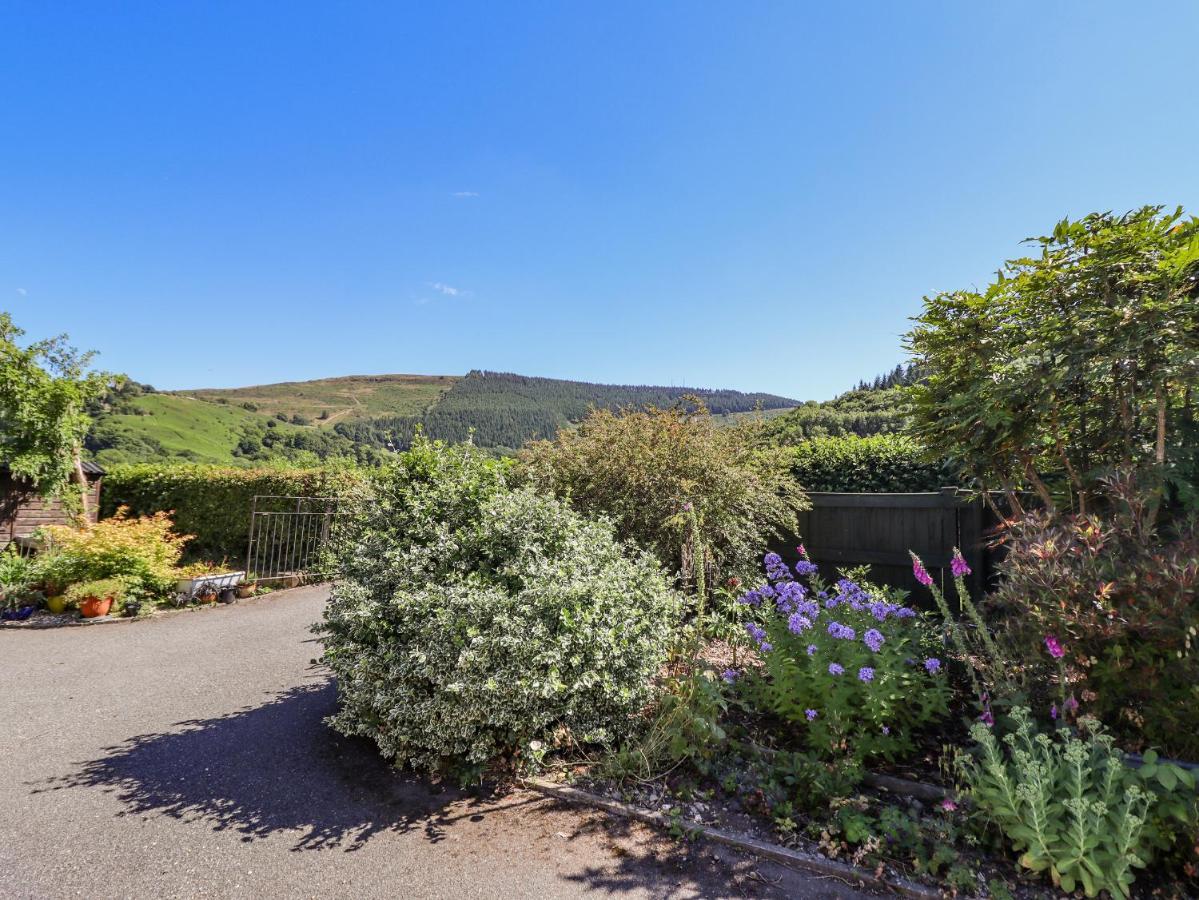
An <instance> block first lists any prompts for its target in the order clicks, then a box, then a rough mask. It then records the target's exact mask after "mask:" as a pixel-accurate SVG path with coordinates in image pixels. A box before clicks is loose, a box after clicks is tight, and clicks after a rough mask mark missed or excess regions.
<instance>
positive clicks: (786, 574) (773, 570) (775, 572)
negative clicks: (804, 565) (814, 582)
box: [762, 553, 791, 581]
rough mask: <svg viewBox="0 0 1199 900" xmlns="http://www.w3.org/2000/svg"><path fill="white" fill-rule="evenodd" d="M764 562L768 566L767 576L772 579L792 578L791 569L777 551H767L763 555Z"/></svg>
mask: <svg viewBox="0 0 1199 900" xmlns="http://www.w3.org/2000/svg"><path fill="white" fill-rule="evenodd" d="M762 563H763V565H765V566H766V577H767V578H769V579H770V580H771V581H790V580H791V570H790V569H788V568H787V564H786V563H785V562H783V558H782V557H781V556H779V555H778V554H777V553H767V554H766V555H765V556H764V557H762Z"/></svg>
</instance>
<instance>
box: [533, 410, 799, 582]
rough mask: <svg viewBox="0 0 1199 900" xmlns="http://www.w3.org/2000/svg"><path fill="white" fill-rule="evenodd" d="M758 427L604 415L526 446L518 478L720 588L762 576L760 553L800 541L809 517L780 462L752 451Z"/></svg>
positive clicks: (644, 413)
mask: <svg viewBox="0 0 1199 900" xmlns="http://www.w3.org/2000/svg"><path fill="white" fill-rule="evenodd" d="M754 428H755V426H753V425H740V426H733V427H721V426H719V425H717V424H715V423H714V422H713V421H712V418H711V416H710V415H709V414H708V412H707V410H705V409H703V408H702V407H700V408H699V409H698V410H697V411H696V412H687V411H685V410H682V409H679V408H677V407H676V408H672V409H657V408H653V407H651V408H649V409H647V410H632V409H624V410H620V411H618V412H611V411H609V410H605V409H598V410H595V411H593V412H592V413H591V414H590V415H589V416H588V417H587V418H586V419H585V420H584V421H583V422H582V423H581V424H580V425H579V427H578V428H577V429H571V430H563V431H561V432H559V433H558V436H557V438H556V439H555V440H553V441H538V442H535V443H533V444H530V445H529V446H528V447H526V448H525V450H524V451H522V453H521V457H520V460H521V467H520V470H521V472H522V473H523V474H524V475H525V476H526V477H528V478H529V479H530V480H531V481H532V483H533V484H534V485H536V486H538V487H540V488H543V489H546V490H549V491H552V492H553V493H555V494H557V495H558V496H560V497H564V498H569V500H570V502H571V503H572V504H573V505H574V507H575V508H576V509H578V510H579V511H580V512H582V513H583V514H585V515H589V516H599V515H604V516H608V517H609V518H611V519H612V520H613V522H615V523H616V526H617V529H618V530H619V532H620V534H621V535H623V536H625V537H627V538H631V539H632V540H634V541H636V542H637V543H638V544H639V545H640V546H642V547H645V548H647V549H649V550H652V551H653V552H654V553H655V554H656V555H657V557H658V559H659V560H660V561H661V563H662V565H664V566H666V567H667V568H669V569H671V570H675V571H680V572H681V573H682V574H683V576H684V578H685V579H686V580H687V581H688V582H690V583H691V584H692V585H693V586H694V585H695V584H697V583H698V581H699V580H700V578H702V580H703V581H704V582H705V583H706V584H708V585H714V584H716V583H717V581H718V580H720V579H722V578H727V577H729V576H737V575H748V574H749V573H750V572H753V571H756V569H757V562H756V557H757V552H758V547H760V546H762V545H763V544H765V543H767V542H768V541H769V540H770V539H771V538H773V537H781V536H782V535H784V534H793V533H795V530H796V528H797V523H796V517H795V515H796V512H797V511H799V510H802V509H806V508H807V501H806V499H805V498H804V497H803V495H802V493H800V491H799V490H798V488H797V487H796V485H795V482H794V481H793V479H792V478H791V477H790V475H789V474H788V472H787V466H786V460H785V459H784V458H783V456H782V455H781V453H780V452H778V451H763V452H755V451H753V450H752V449H751V444H752V441H751V440H750V439H749V436H750V435H752V434H753V433H754ZM697 560H702V567H703V568H704V570H705V571H703V572H702V575H700V573H699V572H698V570H697V568H696V563H697ZM697 576H698V577H697Z"/></svg>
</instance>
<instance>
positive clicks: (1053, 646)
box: [1045, 634, 1066, 659]
mask: <svg viewBox="0 0 1199 900" xmlns="http://www.w3.org/2000/svg"><path fill="white" fill-rule="evenodd" d="M1045 647H1046V648H1047V649H1048V650H1049V655H1050V656H1052V657H1053V658H1054V659H1061V658H1062V657H1063V656H1065V655H1066V651H1065V650H1063V649H1062V645H1061V644H1060V643H1059V642H1058V639H1057V638H1055V637H1054V636H1053V635H1052V634H1047V635H1045Z"/></svg>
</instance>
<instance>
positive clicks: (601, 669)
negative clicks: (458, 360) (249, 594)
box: [317, 438, 679, 778]
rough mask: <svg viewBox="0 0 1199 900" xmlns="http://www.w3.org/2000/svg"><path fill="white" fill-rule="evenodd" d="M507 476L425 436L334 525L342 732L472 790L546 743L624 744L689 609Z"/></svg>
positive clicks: (332, 615)
mask: <svg viewBox="0 0 1199 900" xmlns="http://www.w3.org/2000/svg"><path fill="white" fill-rule="evenodd" d="M506 469H507V465H506V464H504V463H500V462H496V461H491V460H488V459H486V458H485V457H484V456H483V455H482V454H481V453H480V452H479V451H477V450H475V449H474V448H473V447H470V446H469V445H460V446H456V447H447V446H445V445H443V444H440V443H433V442H429V441H427V440H425V439H420V438H418V440H417V442H416V443H415V444H414V446H413V448H412V450H411V451H409V452H407V453H404V454H402V455H400V457H399V458H398V459H397V460H396V462H395V463H394V465H392V466H389V467H388V468H386V469H385V470H384V471H383V472H382V473H381V474H380V477H379V478H378V480H377V482H376V483H375V484H374V486H373V492H372V495H371V497H370V499H369V502H365V501H364V502H362V503H357V504H354V505H353V507H352V511H351V512H350V513H349V514H348V515H347V516H346V518H345V520H344V521H343V522H342V523H341V524H340V525H339V527H338V528H337V529H336V536H335V540H334V548H333V556H334V558H335V560H336V566H337V570H338V578H337V581H336V582H335V585H334V588H333V594H332V597H331V599H330V601H329V603H328V605H327V606H326V610H325V616H324V621H323V623H322V624H320V625H319V626H317V630H318V632H319V633H320V634H321V635H322V637H323V639H324V643H325V652H324V655H323V657H322V659H323V661H324V663H325V664H326V665H328V666H329V667H330V669H331V670H332V671H333V672H334V674H335V675H336V676H337V681H338V693H339V698H340V703H341V708H340V710H339V712H338V713H337V715H336V716H334V717H333V719H332V720H331V722H332V724H333V725H334V727H335V728H337V729H338V730H340V731H342V732H343V733H345V734H349V735H362V736H365V737H369V738H371V739H372V740H374V741H376V742H377V743H378V745H379V748H380V750H381V751H382V752H383V754H384V755H385V756H387V757H389V758H395V759H396V761H397V763H400V764H411V765H413V766H416V767H418V768H421V769H426V770H430V771H437V772H448V773H453V774H455V775H458V776H459V777H462V778H467V777H470V776H473V775H474V774H477V773H478V772H479V771H481V770H482V769H483V768H484V767H486V766H487V765H489V764H491V763H499V762H503V761H508V762H511V761H514V760H516V759H517V758H519V757H521V756H522V755H523V757H524V758H526V759H528V758H530V757H531V756H533V755H534V754H535V753H537V752H540V750H539V748H540V745H541V744H546V743H554V742H555V741H557V742H570V741H574V742H579V743H590V742H599V743H613V742H617V741H620V740H623V739H624V738H626V736H627V734H628V732H629V730H630V728H631V726H632V724H633V716H634V715H635V714H636V713H637V712H638V711H639V710H640V709H642V708H643V707H644V706H645V704H646V703H647V701H649V700H650V699H651V697H652V695H653V682H654V678H655V676H656V674H657V673H658V670H659V668H660V666H661V664H662V662H663V660H664V658H665V654H666V652H667V648H668V647H669V645H670V639H671V635H672V633H673V629H674V628H675V627H676V626H677V619H678V613H679V603H678V599H677V596H676V595H675V594H674V593H673V592H672V591H671V590H670V589H669V587H668V586H667V582H666V579H665V578H664V576H663V575H662V574H661V572H660V571H659V570H658V568H657V566H656V565H655V564H654V562H653V561H652V559H651V558H649V557H648V556H645V555H641V556H636V557H631V556H626V555H625V550H626V548H625V547H624V546H622V545H621V544H619V543H618V542H617V541H616V539H615V537H614V536H613V532H612V528H611V526H610V525H609V524H607V523H598V524H597V523H592V522H588V521H586V520H584V519H582V518H581V517H580V516H578V515H577V514H576V513H574V512H572V511H571V510H570V509H568V508H567V507H565V506H564V505H562V504H561V503H560V502H559V501H557V500H554V499H552V498H547V497H542V496H538V495H537V494H535V493H533V492H532V491H530V490H528V489H518V490H514V489H512V488H511V487H509V485H508V483H507V478H506V476H505V470H506ZM535 742H536V743H535Z"/></svg>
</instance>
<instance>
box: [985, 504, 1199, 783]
mask: <svg viewBox="0 0 1199 900" xmlns="http://www.w3.org/2000/svg"><path fill="white" fill-rule="evenodd" d="M1107 499H1108V501H1109V505H1110V507H1111V511H1110V512H1109V513H1107V514H1105V515H1102V516H1100V515H1093V514H1088V515H1075V516H1068V517H1059V518H1051V517H1049V516H1047V515H1043V514H1038V515H1034V516H1031V517H1029V518H1027V519H1025V520H1024V521H1022V522H1020V523H1018V524H1016V525H1015V526H1014V527H1013V529H1012V531H1011V534H1010V536H1009V540H1008V553H1007V557H1006V558H1005V560H1004V561H1003V562H1002V563H1001V564H1000V566H999V572H1000V575H1001V581H1000V584H999V587H998V588H997V589H996V591H995V592H994V593H993V594H992V596H991V598H990V606H991V609H992V610H993V612H994V614H995V618H996V620H997V621H996V625H997V628H998V629H999V631H1000V634H1001V636H1002V637H1004V639H1005V643H1006V644H1008V645H1009V646H1008V648H1007V653H1008V654H1009V655H1010V656H1012V657H1013V658H1014V659H1017V660H1018V661H1019V662H1020V663H1021V665H1020V666H1019V667H1018V668H1019V670H1020V671H1022V672H1023V673H1024V675H1025V677H1024V681H1025V685H1026V688H1027V690H1028V692H1029V694H1030V695H1031V696H1032V697H1033V698H1034V699H1037V700H1039V701H1040V702H1039V705H1042V706H1044V707H1046V708H1047V707H1048V705H1049V703H1050V702H1055V703H1057V704H1059V706H1060V705H1061V704H1062V703H1063V702H1064V699H1063V698H1065V699H1070V700H1071V702H1072V703H1080V704H1081V709H1082V711H1083V712H1084V713H1090V714H1091V715H1093V716H1096V717H1097V718H1099V719H1100V720H1101V721H1103V722H1104V724H1105V725H1107V726H1108V727H1109V728H1110V729H1111V730H1112V731H1113V732H1114V733H1115V734H1116V735H1117V736H1118V737H1119V739H1120V740H1121V742H1122V743H1123V744H1124V745H1125V746H1126V747H1127V748H1128V749H1134V750H1135V749H1141V748H1142V747H1145V746H1155V747H1158V748H1159V749H1164V750H1166V751H1167V752H1169V753H1170V754H1171V755H1176V756H1183V757H1185V758H1187V759H1192V760H1199V652H1197V651H1199V647H1196V644H1197V643H1199V604H1197V603H1196V597H1197V596H1199V530H1197V529H1196V527H1195V525H1194V523H1193V522H1191V523H1186V522H1183V523H1180V524H1178V525H1177V526H1176V527H1175V530H1174V532H1173V533H1172V534H1165V535H1163V534H1159V533H1158V531H1157V530H1156V529H1155V528H1154V526H1153V524H1152V521H1151V517H1150V515H1149V512H1148V509H1147V505H1148V503H1150V502H1151V501H1149V500H1147V499H1146V498H1145V497H1144V496H1143V495H1142V494H1141V493H1140V492H1138V491H1137V490H1136V488H1135V487H1134V486H1133V485H1132V484H1131V483H1129V482H1128V481H1126V480H1125V481H1120V480H1116V481H1112V482H1109V488H1108V494H1107ZM1047 637H1051V638H1053V641H1052V647H1053V648H1054V649H1053V650H1052V652H1047V651H1046V638H1047ZM1059 670H1060V671H1059ZM1047 686H1049V687H1048V690H1047ZM1047 693H1048V696H1047ZM1067 695H1068V696H1067Z"/></svg>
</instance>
